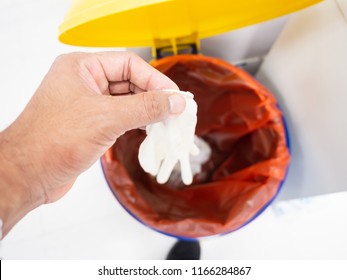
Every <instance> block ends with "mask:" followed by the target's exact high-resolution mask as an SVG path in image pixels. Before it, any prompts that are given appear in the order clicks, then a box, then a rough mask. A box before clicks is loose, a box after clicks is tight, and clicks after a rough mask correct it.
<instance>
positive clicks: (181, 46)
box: [152, 33, 200, 59]
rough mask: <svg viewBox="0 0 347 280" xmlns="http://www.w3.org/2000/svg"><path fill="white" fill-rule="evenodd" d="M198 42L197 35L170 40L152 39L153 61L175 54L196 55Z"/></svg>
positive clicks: (198, 48) (198, 50)
mask: <svg viewBox="0 0 347 280" xmlns="http://www.w3.org/2000/svg"><path fill="white" fill-rule="evenodd" d="M199 52H200V40H199V37H198V36H197V33H193V34H191V35H189V36H185V37H180V38H170V39H154V43H153V46H152V57H153V59H159V58H163V57H165V56H170V55H177V54H198V53H199Z"/></svg>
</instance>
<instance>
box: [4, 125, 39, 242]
mask: <svg viewBox="0 0 347 280" xmlns="http://www.w3.org/2000/svg"><path fill="white" fill-rule="evenodd" d="M8 133H9V132H8V131H4V132H1V133H0V219H1V220H2V221H3V226H2V233H3V237H4V236H5V235H6V234H7V233H8V232H9V231H10V229H11V228H12V227H13V226H14V225H15V224H16V223H17V222H18V221H19V220H20V219H21V218H23V217H24V216H25V215H26V214H27V213H28V212H29V211H31V210H32V209H34V208H36V207H37V206H39V205H40V204H41V203H40V201H39V199H38V198H37V197H35V195H33V193H32V192H31V191H30V186H29V185H28V181H27V179H26V177H27V176H26V175H27V174H26V173H25V170H24V168H23V165H22V164H21V162H20V161H21V155H20V151H19V150H18V149H17V145H18V144H17V143H14V141H15V140H13V139H11V140H10V137H8Z"/></svg>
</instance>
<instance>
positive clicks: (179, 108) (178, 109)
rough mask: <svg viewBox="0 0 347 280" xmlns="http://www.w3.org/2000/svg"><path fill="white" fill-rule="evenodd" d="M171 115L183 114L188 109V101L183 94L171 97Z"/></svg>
mask: <svg viewBox="0 0 347 280" xmlns="http://www.w3.org/2000/svg"><path fill="white" fill-rule="evenodd" d="M169 104H170V114H181V113H182V112H183V111H184V109H185V108H186V100H185V98H184V97H183V96H182V95H181V94H172V95H170V96H169Z"/></svg>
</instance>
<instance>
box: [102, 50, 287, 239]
mask: <svg viewBox="0 0 347 280" xmlns="http://www.w3.org/2000/svg"><path fill="white" fill-rule="evenodd" d="M152 65H153V66H154V67H156V68H157V69H158V70H160V71H161V72H163V73H165V74H166V75H167V76H169V77H170V78H171V79H172V80H174V81H175V82H176V83H177V85H178V86H179V88H180V89H181V90H184V91H190V92H192V93H194V95H195V100H196V102H197V104H198V123H197V128H196V134H197V135H198V136H200V137H202V138H203V139H204V140H205V141H206V142H207V143H208V144H209V145H210V147H211V149H212V155H211V158H210V160H209V161H208V162H207V163H205V164H204V165H203V168H202V172H201V173H200V174H197V175H196V176H195V177H194V181H193V184H192V185H191V186H184V185H183V184H182V185H177V184H176V185H174V186H173V185H170V184H172V183H170V181H169V182H168V183H167V184H164V185H160V184H158V183H157V182H156V180H155V178H153V177H152V176H151V175H149V174H147V173H145V172H144V171H143V170H142V168H141V167H140V165H139V162H138V158H137V157H138V149H139V146H140V144H141V142H142V141H143V140H144V138H145V132H144V131H142V130H132V131H129V132H127V133H125V134H124V135H123V136H121V137H120V138H119V139H118V140H117V142H116V143H115V144H114V146H113V147H112V148H110V149H109V150H108V151H107V152H106V154H105V155H104V156H103V157H102V165H103V169H104V174H105V176H106V179H107V181H108V183H109V185H110V188H111V190H112V191H113V193H114V195H115V196H116V197H117V199H118V200H119V202H120V203H121V204H122V205H123V206H124V208H125V209H126V210H127V211H128V212H129V213H130V214H132V215H133V216H134V217H135V218H137V219H138V220H140V221H141V222H142V223H144V224H145V225H147V226H149V227H151V228H153V229H155V230H157V231H160V232H162V233H166V234H168V235H173V236H177V237H181V238H198V237H203V236H210V235H215V234H223V233H227V232H231V231H233V230H236V229H238V228H240V227H241V226H243V225H245V224H246V223H248V222H249V221H251V220H252V219H253V218H254V217H256V216H257V215H258V214H259V213H260V212H261V211H262V210H264V209H265V208H266V207H267V206H268V205H269V204H270V202H271V201H272V199H273V198H274V196H275V195H276V194H277V192H278V190H279V188H280V185H281V182H282V180H283V179H284V177H285V175H286V170H287V167H288V164H289V158H290V156H289V150H288V147H287V140H286V129H285V126H284V122H283V118H282V113H281V111H280V110H279V108H278V107H277V105H276V100H275V99H274V97H273V96H272V95H271V93H270V92H269V91H268V90H267V89H266V88H265V87H264V86H262V85H261V84H259V83H258V82H257V81H256V80H254V79H253V78H252V77H251V76H250V75H248V74H247V73H246V72H244V71H243V70H241V69H239V68H236V67H235V66H233V65H230V64H228V63H227V62H224V61H222V60H220V59H216V58H210V57H206V56H202V55H177V56H170V57H167V58H163V59H160V60H157V61H154V62H152Z"/></svg>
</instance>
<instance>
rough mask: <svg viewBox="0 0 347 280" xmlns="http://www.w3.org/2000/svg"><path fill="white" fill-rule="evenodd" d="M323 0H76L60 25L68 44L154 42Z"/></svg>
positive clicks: (232, 25)
mask: <svg viewBox="0 0 347 280" xmlns="http://www.w3.org/2000/svg"><path fill="white" fill-rule="evenodd" d="M320 1H321V0H280V1H279V0H213V1H210V0H207V1H206V0H200V1H198V0H75V1H74V4H73V5H72V7H71V9H70V11H69V12H68V14H67V15H66V17H65V19H64V22H63V23H62V24H61V25H60V27H59V40H60V41H61V42H63V43H66V44H71V45H79V46H98V47H134V46H154V45H157V43H156V42H160V41H163V42H165V40H173V39H174V40H180V39H182V40H183V41H184V38H188V40H191V38H192V36H193V37H196V38H198V39H201V38H206V37H209V36H212V35H216V34H219V33H223V32H226V31H230V30H233V29H237V28H241V27H244V26H248V25H251V24H255V23H259V22H262V21H266V20H269V19H273V18H276V17H279V16H282V15H285V14H288V13H291V12H294V11H297V10H299V9H302V8H305V7H307V6H309V5H312V4H315V3H317V2H320Z"/></svg>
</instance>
